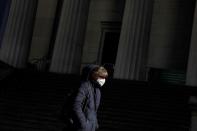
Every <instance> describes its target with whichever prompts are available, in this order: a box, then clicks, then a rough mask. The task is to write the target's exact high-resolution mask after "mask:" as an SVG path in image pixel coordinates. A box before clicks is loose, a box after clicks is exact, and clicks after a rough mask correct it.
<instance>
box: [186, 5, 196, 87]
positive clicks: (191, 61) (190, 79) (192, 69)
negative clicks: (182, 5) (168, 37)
mask: <svg viewBox="0 0 197 131" xmlns="http://www.w3.org/2000/svg"><path fill="white" fill-rule="evenodd" d="M196 36H197V2H196V7H195V12H194V19H193V28H192V36H191V44H190V50H189V58H188V65H187V76H186V84H187V85H190V86H197V37H196Z"/></svg>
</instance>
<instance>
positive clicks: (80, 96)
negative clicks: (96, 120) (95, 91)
mask: <svg viewBox="0 0 197 131" xmlns="http://www.w3.org/2000/svg"><path fill="white" fill-rule="evenodd" d="M86 94H87V91H86V90H85V88H84V85H83V86H81V87H80V88H79V89H78V92H77V95H76V97H75V99H74V104H73V111H74V113H75V116H76V119H77V121H78V122H79V124H80V126H81V127H82V128H84V127H85V126H86V117H85V114H84V112H83V110H82V106H83V102H84V100H85V99H86Z"/></svg>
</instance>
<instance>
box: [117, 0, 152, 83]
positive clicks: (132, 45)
mask: <svg viewBox="0 0 197 131" xmlns="http://www.w3.org/2000/svg"><path fill="white" fill-rule="evenodd" d="M152 5H153V1H152V0H126V4H125V10H124V16H123V22H122V30H121V35H120V41H119V47H118V54H117V59H116V65H115V72H114V77H115V78H118V79H130V80H144V79H146V58H147V50H148V38H149V29H150V23H151V14H152Z"/></svg>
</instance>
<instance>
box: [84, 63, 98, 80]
mask: <svg viewBox="0 0 197 131" xmlns="http://www.w3.org/2000/svg"><path fill="white" fill-rule="evenodd" d="M97 67H99V65H94V64H90V65H86V66H85V67H83V69H82V74H81V80H82V81H87V80H89V77H90V74H91V72H92V70H93V69H94V68H97Z"/></svg>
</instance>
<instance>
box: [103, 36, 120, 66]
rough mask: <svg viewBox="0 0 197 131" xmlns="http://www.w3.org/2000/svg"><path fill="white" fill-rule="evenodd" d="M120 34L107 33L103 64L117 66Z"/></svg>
mask: <svg viewBox="0 0 197 131" xmlns="http://www.w3.org/2000/svg"><path fill="white" fill-rule="evenodd" d="M119 36H120V32H106V33H105V39H104V43H103V44H104V45H103V51H102V58H101V63H102V64H105V63H111V64H115V61H116V54H117V49H118V43H119Z"/></svg>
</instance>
